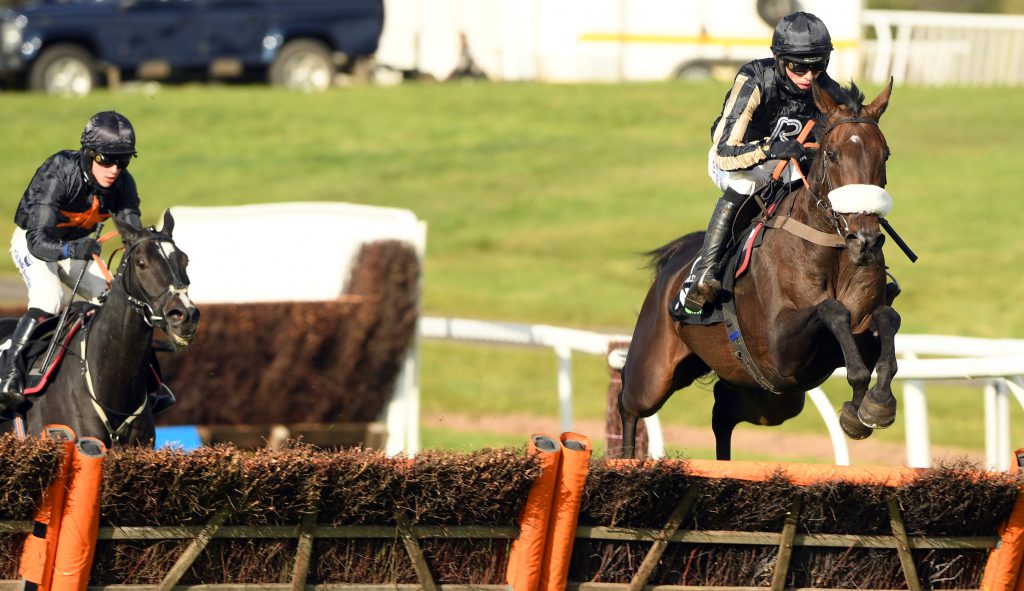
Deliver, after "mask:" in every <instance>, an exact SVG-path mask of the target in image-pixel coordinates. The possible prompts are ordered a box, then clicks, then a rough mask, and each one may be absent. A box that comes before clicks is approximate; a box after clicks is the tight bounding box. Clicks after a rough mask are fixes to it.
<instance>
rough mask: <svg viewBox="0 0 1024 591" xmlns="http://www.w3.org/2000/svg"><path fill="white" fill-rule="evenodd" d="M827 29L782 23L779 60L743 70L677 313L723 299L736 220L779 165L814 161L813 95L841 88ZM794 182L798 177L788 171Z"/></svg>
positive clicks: (728, 106) (714, 144)
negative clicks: (726, 255) (832, 71)
mask: <svg viewBox="0 0 1024 591" xmlns="http://www.w3.org/2000/svg"><path fill="white" fill-rule="evenodd" d="M832 49H833V47H832V38H831V36H830V35H829V32H828V29H827V28H826V27H825V23H823V22H822V21H821V19H819V18H818V17H816V16H814V15H813V14H809V13H806V12H795V13H793V14H790V15H788V16H786V17H784V18H782V19H781V20H779V22H778V24H777V25H776V27H775V32H774V34H773V35H772V45H771V51H772V54H773V57H770V58H766V59H760V60H754V61H752V62H749V63H747V64H745V65H744V66H743V67H741V68H740V70H739V72H738V73H737V74H736V78H735V80H734V81H733V85H732V87H731V88H730V89H729V92H728V94H726V96H725V101H724V103H723V105H722V111H721V114H720V115H719V116H718V118H717V119H715V122H714V124H713V125H712V126H711V150H710V151H709V153H708V175H709V176H710V177H711V179H712V181H714V183H715V185H716V186H717V187H718V188H719V190H721V191H722V196H721V198H719V200H718V203H717V204H716V205H715V210H714V213H713V214H712V216H711V221H710V223H709V224H708V229H707V232H706V233H705V234H704V243H703V245H702V248H701V254H700V258H699V260H698V261H697V265H696V267H695V269H694V271H693V276H694V281H693V285H692V286H691V287H690V288H689V290H688V291H687V292H686V293H685V295H684V296H683V294H681V296H683V297H682V298H681V299H680V301H679V302H678V304H675V306H677V307H679V308H682V310H683V311H685V313H687V314H700V313H701V310H702V308H703V307H704V305H705V304H707V303H714V302H715V301H716V300H717V299H718V296H719V295H720V292H721V281H720V278H719V274H720V273H721V269H720V266H721V259H722V255H723V251H724V250H725V244H726V242H727V241H728V238H729V233H730V229H731V226H732V220H733V217H735V215H736V212H737V211H738V210H739V208H740V205H741V204H742V203H743V201H744V200H746V198H747V197H749V196H750V195H752V194H754V193H755V192H757V191H758V190H760V189H761V188H762V187H764V186H765V185H767V184H768V182H769V180H770V178H771V174H772V170H773V169H774V168H775V165H776V164H777V163H778V162H779V161H780V160H788V159H790V158H797V159H798V160H802V161H806V162H807V163H809V162H810V159H811V157H812V156H813V153H812V152H811V151H810V150H808V149H806V148H804V147H803V146H802V145H800V144H799V143H798V142H797V141H796V138H797V136H798V135H799V134H800V131H801V130H802V129H803V127H804V125H805V124H806V123H807V121H808V120H811V119H814V118H816V117H817V116H818V114H819V110H818V107H817V106H816V105H815V103H814V97H813V93H812V92H811V91H810V89H811V84H812V82H815V81H816V82H817V84H818V85H819V86H821V87H822V88H823V89H824V90H825V91H826V92H829V91H830V90H832V89H833V88H837V87H838V85H837V84H836V83H835V81H833V80H832V79H831V78H829V76H828V74H827V73H826V72H825V68H826V67H827V66H828V62H829V57H830V55H831V53H832ZM787 173H788V178H785V179H783V180H794V179H793V177H792V175H793V171H792V170H790V169H787Z"/></svg>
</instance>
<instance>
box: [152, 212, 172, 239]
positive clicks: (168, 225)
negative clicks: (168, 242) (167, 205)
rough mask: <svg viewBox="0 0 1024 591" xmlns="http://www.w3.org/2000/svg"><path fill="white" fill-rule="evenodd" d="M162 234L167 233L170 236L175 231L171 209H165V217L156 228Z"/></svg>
mask: <svg viewBox="0 0 1024 591" xmlns="http://www.w3.org/2000/svg"><path fill="white" fill-rule="evenodd" d="M156 230H157V232H160V233H161V234H167V235H168V236H170V235H171V233H172V232H174V216H172V215H171V210H170V209H165V210H164V219H163V222H161V223H160V227H159V228H157V229H156Z"/></svg>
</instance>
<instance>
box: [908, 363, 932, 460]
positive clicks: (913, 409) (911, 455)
mask: <svg viewBox="0 0 1024 591" xmlns="http://www.w3.org/2000/svg"><path fill="white" fill-rule="evenodd" d="M903 422H904V424H905V425H906V428H907V434H906V438H907V465H908V466H910V467H911V468H930V467H931V465H932V452H931V443H930V442H931V438H930V436H929V433H928V399H927V398H926V397H925V393H924V382H923V381H921V380H907V382H906V383H905V384H904V385H903Z"/></svg>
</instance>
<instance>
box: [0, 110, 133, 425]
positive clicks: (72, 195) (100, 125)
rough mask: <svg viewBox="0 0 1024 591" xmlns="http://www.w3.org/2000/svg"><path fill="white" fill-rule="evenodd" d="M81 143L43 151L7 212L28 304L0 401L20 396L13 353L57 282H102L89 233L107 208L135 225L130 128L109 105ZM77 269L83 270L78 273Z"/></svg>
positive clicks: (55, 301)
mask: <svg viewBox="0 0 1024 591" xmlns="http://www.w3.org/2000/svg"><path fill="white" fill-rule="evenodd" d="M81 144H82V147H81V148H80V149H78V150H62V151H60V152H57V153H56V154H54V155H52V156H50V157H49V158H47V159H46V161H45V162H43V164H42V166H40V167H39V169H38V170H36V172H35V175H34V176H33V177H32V180H31V182H30V183H29V185H28V188H27V189H26V190H25V193H24V195H23V196H22V198H21V201H20V202H19V203H18V209H17V211H16V213H15V216H14V222H15V224H16V225H17V228H16V229H15V231H14V235H13V236H12V238H11V256H12V258H13V259H14V262H15V265H17V267H18V270H19V271H20V272H21V276H22V278H23V279H24V280H25V284H26V286H27V287H28V311H27V312H26V313H25V315H24V316H23V317H22V318H21V320H20V321H19V322H18V326H17V328H16V329H15V331H14V334H13V335H12V337H11V346H10V349H9V350H8V351H6V354H5V356H4V364H3V367H0V408H3V407H7V406H13V405H16V404H18V403H20V402H21V401H22V399H21V390H22V384H21V381H20V376H18V372H17V370H16V369H15V365H14V360H15V358H16V357H17V355H18V354H19V353H20V351H21V349H23V348H24V346H25V344H26V343H27V341H28V340H29V337H30V336H31V334H32V331H33V330H34V329H35V327H36V326H37V325H38V323H39V322H40V320H42V319H44V318H45V317H47V316H51V315H54V314H57V313H58V312H59V311H60V307H61V300H62V297H63V289H62V287H61V284H62V283H64V284H67V285H69V286H71V285H74V283H75V281H76V280H77V279H78V277H79V276H80V275H81V277H82V280H81V283H80V284H79V292H80V293H81V295H83V296H84V297H87V298H90V299H93V300H95V299H96V298H97V297H98V296H100V295H102V294H103V293H104V292H105V291H106V289H107V283H106V279H105V278H104V277H103V275H102V272H101V270H100V269H98V268H97V266H96V265H92V266H89V262H90V260H91V259H92V256H93V255H94V254H99V253H100V245H99V243H98V242H97V241H96V239H95V238H93V237H92V236H91V234H92V233H93V232H94V230H95V228H96V225H97V224H98V223H100V222H102V221H104V220H106V219H108V218H109V217H110V216H111V215H114V216H117V218H119V219H120V220H121V221H123V222H126V223H128V224H131V225H132V226H134V227H136V228H141V227H142V223H141V221H140V213H139V193H138V190H137V188H136V186H135V179H133V178H132V175H131V174H130V173H129V172H128V171H127V170H126V167H127V166H128V164H129V163H130V162H131V159H132V158H133V157H134V156H135V154H136V152H135V129H134V128H133V127H132V124H131V123H130V122H129V121H128V119H127V118H126V117H125V116H124V115H121V114H120V113H116V112H114V111H105V112H102V113H97V114H96V115H93V116H92V117H91V118H90V119H89V121H88V123H87V124H86V126H85V129H84V130H83V131H82V136H81ZM83 269H84V270H85V272H84V274H83Z"/></svg>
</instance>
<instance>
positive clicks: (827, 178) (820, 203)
mask: <svg viewBox="0 0 1024 591" xmlns="http://www.w3.org/2000/svg"><path fill="white" fill-rule="evenodd" d="M848 123H866V124H868V125H873V126H875V128H877V129H878V133H879V134H881V133H882V129H881V127H879V125H878V121H875V120H874V119H869V118H867V117H840V118H839V119H836V120H835V121H832V122H831V123H829V125H828V127H826V128H825V132H824V133H822V134H821V146H820V147H819V150H820V151H823V150H824V149H825V139H826V138H827V137H828V134H829V133H831V132H832V130H833V129H835V128H836V127H839V126H840V125H844V124H848ZM882 141H883V142H885V135H884V134H883V135H882ZM820 157H822V158H824V160H823V161H822V172H821V181H822V184H823V185H825V188H826V190H827V192H826V193H825V194H826V195H827V194H828V193H831V192H832V191H833V190H834V189H835V188H836V187H835V185H834V184H833V182H832V176H831V175H830V174H829V166H830V161H829V159H828V156H825V155H824V154H822V156H820ZM806 189H807V192H808V193H810V194H811V197H813V198H814V202H815V205H817V207H818V209H819V210H821V212H822V213H823V214H824V216H825V219H826V220H828V222H829V223H830V224H831V225H832V228H833V229H834V230H835V231H836V233H837V234H838V235H839V236H840V237H841V238H842V237H845V236H846V234H847V233H849V231H850V222H849V221H848V220H847V219H846V217H845V216H844V215H843V214H841V213H837V212H835V211H833V210H832V205H831V203H830V202H829V201H828V200H826V199H822V197H821V196H820V195H818V194H817V193H816V192H815V191H814V189H812V188H811V185H810V183H807V184H806Z"/></svg>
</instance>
